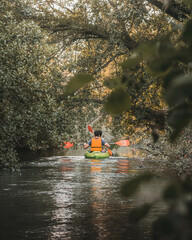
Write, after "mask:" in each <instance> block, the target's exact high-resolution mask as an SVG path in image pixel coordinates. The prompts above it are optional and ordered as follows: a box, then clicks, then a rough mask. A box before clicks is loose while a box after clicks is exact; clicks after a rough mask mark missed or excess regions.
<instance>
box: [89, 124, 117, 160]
mask: <svg viewBox="0 0 192 240" xmlns="http://www.w3.org/2000/svg"><path fill="white" fill-rule="evenodd" d="M88 130H89V131H90V132H92V133H93V129H92V127H91V126H89V125H88ZM107 151H108V153H109V155H110V156H111V157H112V155H113V154H112V151H111V150H110V149H109V148H107Z"/></svg>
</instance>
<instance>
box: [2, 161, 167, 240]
mask: <svg viewBox="0 0 192 240" xmlns="http://www.w3.org/2000/svg"><path fill="white" fill-rule="evenodd" d="M144 166H145V164H144V163H143V161H141V160H138V159H130V158H125V157H124V158H121V157H118V158H116V157H112V158H110V159H105V160H96V159H84V157H83V156H52V157H37V158H35V159H32V160H30V161H27V162H25V163H24V164H23V167H22V168H21V169H20V171H15V172H11V171H9V170H1V171H0V179H1V186H0V239H1V240H12V239H13V240H17V239H18V240H22V239H34V240H37V239H53V240H54V239H64V240H65V239H66V240H68V239H70V240H71V239H72V240H73V239H74V240H83V239H85V240H86V239H88V240H89V239H98V240H100V239H101V240H102V239H103V240H108V239H109V240H111V239H117V240H121V239H133V240H140V239H142V240H143V239H150V223H151V221H152V219H154V218H155V217H156V216H158V215H159V214H161V212H162V207H160V206H159V205H157V206H156V207H155V208H154V209H153V210H152V212H151V213H150V215H149V217H148V218H147V219H145V220H144V221H142V222H140V223H139V224H131V222H129V221H128V220H127V214H128V212H129V211H130V210H131V209H133V208H134V207H135V206H136V205H137V204H139V203H142V202H144V201H145V200H146V198H147V197H148V195H149V194H150V192H153V197H154V195H156V194H157V195H158V194H159V193H158V191H156V190H157V188H158V189H159V185H161V183H160V182H159V180H154V181H153V182H152V183H151V184H150V188H149V187H148V188H142V189H141V191H140V192H141V193H140V194H139V195H138V194H137V195H136V196H134V197H132V198H129V199H125V198H123V197H122V196H121V195H120V194H119V188H120V185H121V184H122V182H124V181H126V180H127V179H130V178H131V177H132V176H133V175H135V174H139V173H140V172H141V171H143V168H144ZM162 184H163V183H162ZM157 186H158V187H157Z"/></svg>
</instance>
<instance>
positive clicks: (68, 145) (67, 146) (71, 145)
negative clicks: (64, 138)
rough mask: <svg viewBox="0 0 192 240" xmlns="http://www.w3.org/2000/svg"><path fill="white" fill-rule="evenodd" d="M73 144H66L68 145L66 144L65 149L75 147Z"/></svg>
mask: <svg viewBox="0 0 192 240" xmlns="http://www.w3.org/2000/svg"><path fill="white" fill-rule="evenodd" d="M73 145H74V144H73V143H70V142H66V144H65V148H71V147H73Z"/></svg>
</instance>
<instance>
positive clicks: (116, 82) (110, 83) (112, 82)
mask: <svg viewBox="0 0 192 240" xmlns="http://www.w3.org/2000/svg"><path fill="white" fill-rule="evenodd" d="M104 85H105V86H106V87H108V88H110V89H113V88H116V89H117V88H122V87H123V86H124V85H123V84H122V82H121V78H120V77H116V78H110V79H107V80H105V82H104Z"/></svg>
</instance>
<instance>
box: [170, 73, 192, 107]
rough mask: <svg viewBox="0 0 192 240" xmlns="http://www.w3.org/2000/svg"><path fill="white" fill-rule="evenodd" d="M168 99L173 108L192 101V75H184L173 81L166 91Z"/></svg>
mask: <svg viewBox="0 0 192 240" xmlns="http://www.w3.org/2000/svg"><path fill="white" fill-rule="evenodd" d="M166 98H167V102H168V104H169V105H170V106H171V107H173V106H175V105H177V104H180V103H183V102H185V100H187V99H192V75H191V74H189V75H187V76H184V75H182V76H179V77H177V78H175V79H173V80H172V82H171V84H170V85H169V87H168V89H167V90H166Z"/></svg>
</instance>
